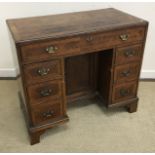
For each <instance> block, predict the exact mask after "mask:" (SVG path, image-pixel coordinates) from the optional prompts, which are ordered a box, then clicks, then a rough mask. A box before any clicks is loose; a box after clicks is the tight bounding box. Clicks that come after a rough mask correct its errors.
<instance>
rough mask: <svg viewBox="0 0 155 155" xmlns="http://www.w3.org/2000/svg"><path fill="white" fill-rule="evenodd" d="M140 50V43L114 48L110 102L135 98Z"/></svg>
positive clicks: (140, 57) (140, 56) (141, 53)
mask: <svg viewBox="0 0 155 155" xmlns="http://www.w3.org/2000/svg"><path fill="white" fill-rule="evenodd" d="M142 51H143V49H142V44H133V45H130V46H125V47H118V48H116V57H115V67H114V87H113V91H112V103H118V102H123V101H127V100H129V99H132V98H136V93H137V86H138V78H139V72H140V66H141V60H142V55H143V52H142Z"/></svg>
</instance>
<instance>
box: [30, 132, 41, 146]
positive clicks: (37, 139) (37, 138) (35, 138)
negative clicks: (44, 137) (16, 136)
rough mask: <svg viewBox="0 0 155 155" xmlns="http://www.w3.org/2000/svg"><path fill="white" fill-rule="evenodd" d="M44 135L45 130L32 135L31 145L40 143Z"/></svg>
mask: <svg viewBox="0 0 155 155" xmlns="http://www.w3.org/2000/svg"><path fill="white" fill-rule="evenodd" d="M43 133H44V130H43V131H37V132H33V133H30V140H31V145H34V144H36V143H40V135H41V134H43Z"/></svg>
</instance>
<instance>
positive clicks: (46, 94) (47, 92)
mask: <svg viewBox="0 0 155 155" xmlns="http://www.w3.org/2000/svg"><path fill="white" fill-rule="evenodd" d="M51 94H52V89H44V90H41V91H40V95H41V96H42V97H46V96H50V95H51Z"/></svg>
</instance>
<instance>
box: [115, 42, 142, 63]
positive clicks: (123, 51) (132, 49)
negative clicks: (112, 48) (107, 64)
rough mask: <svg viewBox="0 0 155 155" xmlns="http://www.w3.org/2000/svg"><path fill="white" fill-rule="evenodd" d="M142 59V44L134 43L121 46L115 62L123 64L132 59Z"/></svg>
mask: <svg viewBox="0 0 155 155" xmlns="http://www.w3.org/2000/svg"><path fill="white" fill-rule="evenodd" d="M141 59H142V45H141V44H138V45H133V46H127V47H120V48H117V50H116V60H115V64H117V65H119V64H123V63H128V62H132V61H140V60H141Z"/></svg>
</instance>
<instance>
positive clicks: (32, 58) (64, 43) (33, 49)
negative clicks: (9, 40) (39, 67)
mask: <svg viewBox="0 0 155 155" xmlns="http://www.w3.org/2000/svg"><path fill="white" fill-rule="evenodd" d="M79 40H80V38H79V37H76V38H69V39H59V40H52V41H46V42H40V43H33V44H31V45H25V46H22V47H21V56H22V62H23V63H29V62H37V61H42V60H50V59H51V58H53V57H56V56H61V55H65V54H68V53H72V52H79V51H80V46H79Z"/></svg>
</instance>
